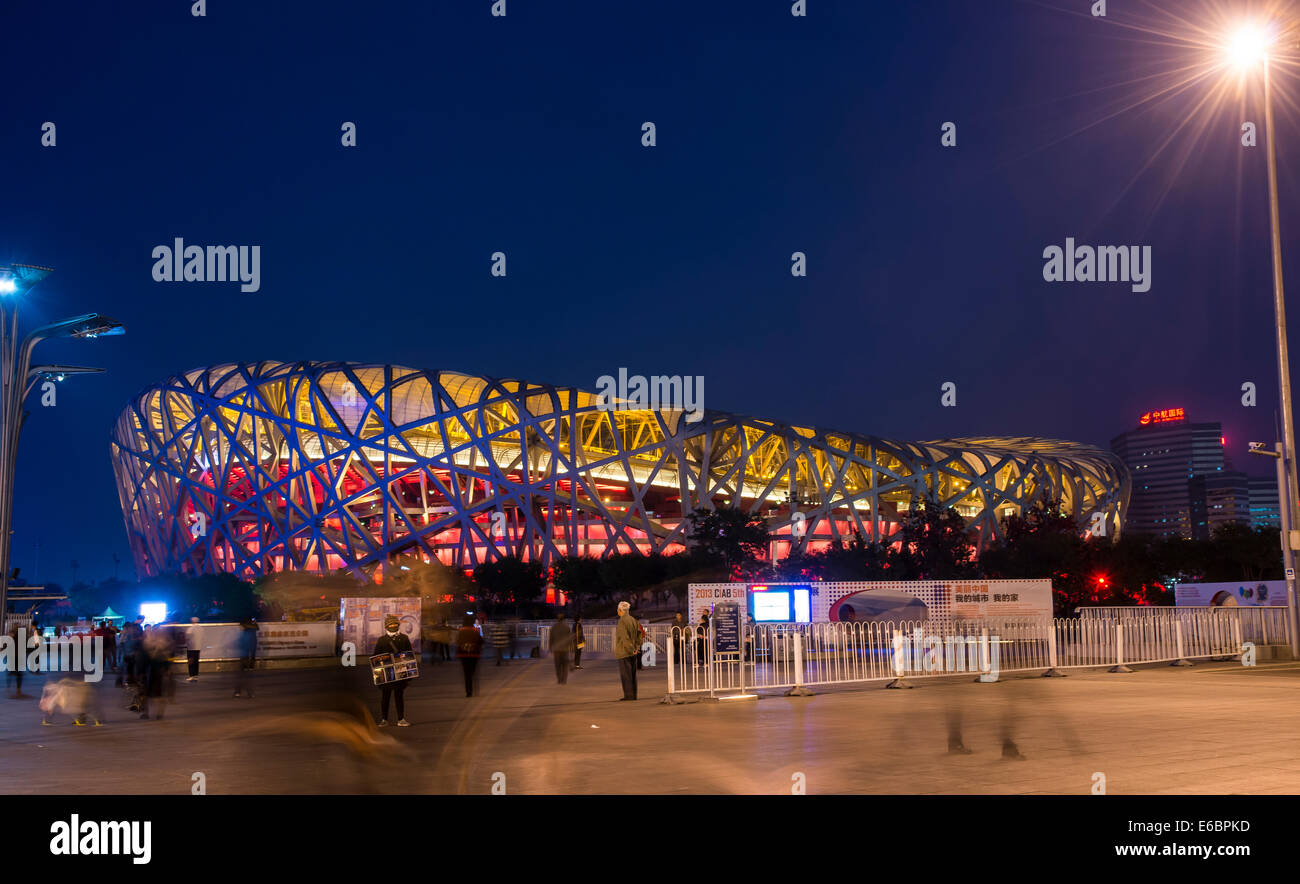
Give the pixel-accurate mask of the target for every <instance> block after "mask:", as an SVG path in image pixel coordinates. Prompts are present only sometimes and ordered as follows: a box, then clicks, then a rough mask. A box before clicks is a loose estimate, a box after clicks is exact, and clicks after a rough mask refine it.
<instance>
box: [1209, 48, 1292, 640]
mask: <svg viewBox="0 0 1300 884" xmlns="http://www.w3.org/2000/svg"><path fill="white" fill-rule="evenodd" d="M1274 42H1275V35H1274V34H1273V33H1272V32H1271V29H1270V27H1269V26H1265V25H1260V24H1247V25H1244V26H1242V27H1240V28H1238V29H1237V30H1236V31H1235V32H1234V33H1233V35H1232V37H1231V39H1230V40H1229V41H1228V43H1227V46H1226V49H1227V53H1228V59H1229V61H1230V62H1231V63H1233V64H1235V65H1236V66H1237V67H1239V68H1243V69H1244V68H1251V67H1256V66H1262V67H1263V71H1264V154H1265V161H1266V163H1267V164H1268V223H1269V232H1270V238H1271V246H1272V258H1273V318H1274V326H1275V328H1274V331H1275V332H1276V334H1277V371H1278V378H1279V381H1280V383H1279V389H1280V392H1281V397H1282V451H1281V452H1280V453H1281V455H1282V458H1283V460H1284V462H1285V464H1286V470H1285V471H1281V470H1280V471H1279V473H1280V474H1282V476H1283V477H1284V478H1285V480H1286V481H1285V485H1286V487H1285V488H1279V489H1278V494H1279V495H1280V497H1281V500H1280V503H1281V505H1282V506H1283V507H1285V508H1286V513H1285V517H1284V518H1283V519H1282V526H1283V530H1282V532H1281V533H1282V561H1283V565H1284V567H1286V569H1287V571H1286V574H1287V581H1286V588H1287V607H1288V611H1287V614H1288V615H1289V620H1290V622H1289V623H1288V627H1289V629H1290V630H1291V635H1292V637H1293V638H1292V642H1293V644H1294V642H1295V641H1296V638H1295V637H1296V635H1297V627H1298V626H1300V623H1297V621H1296V579H1295V568H1294V564H1293V561H1294V556H1293V554H1292V551H1293V550H1294V549H1295V544H1293V543H1292V542H1291V537H1290V534H1291V531H1294V530H1296V529H1297V527H1300V519H1298V518H1297V512H1296V489H1297V488H1298V487H1300V486H1298V485H1297V484H1296V444H1295V422H1294V420H1293V419H1292V416H1291V361H1290V358H1289V357H1288V355H1287V343H1286V298H1285V295H1284V293H1283V289H1282V228H1281V224H1280V222H1279V218H1278V198H1277V154H1276V146H1275V140H1274V133H1273V83H1272V76H1271V71H1270V64H1269V50H1270V49H1271V48H1272V46H1273V44H1274ZM1288 529H1289V530H1288Z"/></svg>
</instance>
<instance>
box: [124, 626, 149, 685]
mask: <svg viewBox="0 0 1300 884" xmlns="http://www.w3.org/2000/svg"><path fill="white" fill-rule="evenodd" d="M143 621H144V617H143V616H141V617H137V618H135V620H134V621H133V622H131V623H125V624H123V625H122V669H121V671H119V672H118V674H117V686H118V687H122V685H123V684H124V683H125V684H126V685H128V686H134V685H135V683H136V681H137V678H138V675H139V670H138V667H139V662H140V642H141V641H142V640H143V639H144V627H143V626H142V625H141V623H142V622H143ZM124 675H125V676H126V680H125V682H123V679H122V677H123V676H124Z"/></svg>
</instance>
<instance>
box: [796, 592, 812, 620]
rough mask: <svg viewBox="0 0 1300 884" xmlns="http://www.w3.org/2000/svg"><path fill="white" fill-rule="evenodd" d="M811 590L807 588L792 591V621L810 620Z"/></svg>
mask: <svg viewBox="0 0 1300 884" xmlns="http://www.w3.org/2000/svg"><path fill="white" fill-rule="evenodd" d="M811 597H812V592H811V590H807V589H796V590H795V591H794V621H795V622H796V623H810V622H812V598H811Z"/></svg>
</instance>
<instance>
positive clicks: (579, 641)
mask: <svg viewBox="0 0 1300 884" xmlns="http://www.w3.org/2000/svg"><path fill="white" fill-rule="evenodd" d="M586 646H587V638H586V636H585V635H583V632H582V618H581V617H578V616H575V617H574V618H573V668H574V669H581V668H582V649H583V648H585V647H586Z"/></svg>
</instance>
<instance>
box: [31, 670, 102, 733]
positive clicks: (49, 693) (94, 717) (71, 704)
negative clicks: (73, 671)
mask: <svg viewBox="0 0 1300 884" xmlns="http://www.w3.org/2000/svg"><path fill="white" fill-rule="evenodd" d="M40 707H41V724H43V725H46V726H47V727H48V726H51V725H53V724H54V723H55V722H54V719H55V718H57V717H58V715H59V713H65V714H67V715H71V716H72V723H73V724H75V725H76V726H77V727H85V726H86V725H88V724H92V725H94V726H95V727H99V726H100V725H101V724H103V722H102V721H100V715H99V695H98V694H96V693H95V688H94V686H92V685H91V684H90V683H89V682H87V681H86V680H85V679H84V678H61V679H59V680H58V681H56V682H47V683H46V685H45V689H44V690H43V691H41V702H40Z"/></svg>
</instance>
